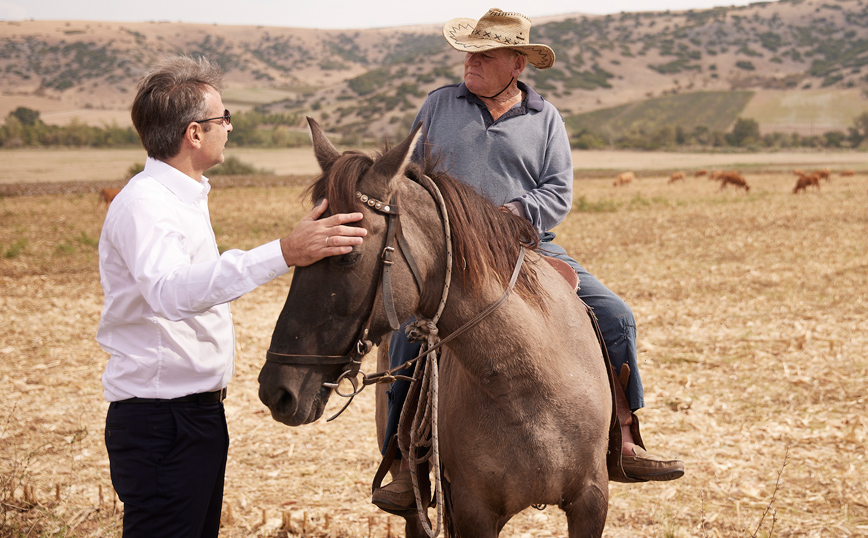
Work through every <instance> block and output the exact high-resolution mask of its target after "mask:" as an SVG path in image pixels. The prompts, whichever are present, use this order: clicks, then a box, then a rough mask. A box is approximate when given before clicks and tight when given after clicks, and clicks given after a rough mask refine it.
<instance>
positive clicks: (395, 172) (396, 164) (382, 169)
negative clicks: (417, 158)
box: [367, 123, 422, 191]
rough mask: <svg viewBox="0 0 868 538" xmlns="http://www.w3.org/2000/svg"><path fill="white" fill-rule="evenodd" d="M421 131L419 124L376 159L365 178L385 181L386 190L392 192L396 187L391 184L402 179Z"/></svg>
mask: <svg viewBox="0 0 868 538" xmlns="http://www.w3.org/2000/svg"><path fill="white" fill-rule="evenodd" d="M421 129H422V124H421V123H420V124H418V125H416V127H415V128H414V129H413V130H412V131H411V132H410V134H409V135H408V136H407V138H405V139H404V140H403V141H402V142H401V143H400V144H398V145H397V146H395V147H394V148H392V149H390V150H389V151H387V152H386V153H384V154H383V156H382V157H380V158H379V159H377V162H375V163H374V166H373V168H371V170H370V171H369V172H368V174H367V177H368V178H377V179H380V180H384V181H386V183H387V185H388V190H389V191H393V190H394V189H395V187H396V185H394V184H393V183H394V182H395V181H400V180H401V178H403V176H404V170H406V169H407V165H408V164H410V157H412V155H413V148H415V147H416V142H417V141H418V140H419V136H420V134H421Z"/></svg>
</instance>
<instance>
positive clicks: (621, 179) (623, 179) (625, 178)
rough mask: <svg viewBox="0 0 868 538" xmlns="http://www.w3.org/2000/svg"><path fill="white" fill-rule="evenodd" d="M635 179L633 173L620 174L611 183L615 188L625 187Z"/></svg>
mask: <svg viewBox="0 0 868 538" xmlns="http://www.w3.org/2000/svg"><path fill="white" fill-rule="evenodd" d="M634 179H636V174H634V173H633V172H621V173H620V174H618V177H617V178H615V182H614V183H612V185H614V186H615V187H618V186H621V185H626V184H628V183H633V180H634Z"/></svg>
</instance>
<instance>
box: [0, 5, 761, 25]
mask: <svg viewBox="0 0 868 538" xmlns="http://www.w3.org/2000/svg"><path fill="white" fill-rule="evenodd" d="M750 3H752V1H747V0H729V1H727V0H657V1H652V0H605V1H596V2H590V1H579V2H569V1H566V0H559V1H558V0H525V1H515V0H509V1H507V2H504V1H501V0H485V1H479V0H431V1H419V0H369V1H368V2H364V1H360V0H240V1H239V0H234V1H230V0H180V1H178V0H149V1H148V2H143V1H133V2H127V1H123V0H108V1H107V0H76V1H73V2H71V1H69V0H0V20H25V19H35V20H92V21H123V22H136V21H139V22H144V21H169V22H195V23H208V24H210V23H216V24H239V25H265V26H290V27H304V28H378V27H388V26H406V25H413V24H432V23H436V24H443V23H445V22H446V21H448V20H449V19H452V18H455V17H469V18H472V19H478V18H479V17H481V16H482V15H483V14H485V12H486V11H488V9H489V8H492V7H497V8H500V9H503V10H504V11H518V12H519V13H523V14H525V15H527V16H529V17H531V18H533V17H542V16H546V15H560V14H564V13H588V14H606V13H620V12H622V11H627V12H633V11H664V10H667V9H669V10H673V11H680V10H686V9H707V8H712V7H717V6H733V5H748V4H750Z"/></svg>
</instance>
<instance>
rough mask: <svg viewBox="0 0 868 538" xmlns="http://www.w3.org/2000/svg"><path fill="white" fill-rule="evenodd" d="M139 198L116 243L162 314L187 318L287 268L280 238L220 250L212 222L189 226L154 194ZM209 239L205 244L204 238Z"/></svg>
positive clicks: (175, 318)
mask: <svg viewBox="0 0 868 538" xmlns="http://www.w3.org/2000/svg"><path fill="white" fill-rule="evenodd" d="M150 202H151V203H148V200H138V201H136V202H134V205H135V207H134V208H129V211H126V212H125V217H124V218H123V219H121V220H119V221H118V222H117V223H116V225H115V226H114V230H113V233H112V235H113V238H112V240H113V243H114V245H115V246H116V248H118V250H119V251H120V252H121V257H122V259H123V260H124V263H125V264H126V266H127V269H128V270H129V272H130V274H131V275H132V277H133V279H134V280H135V283H136V286H137V287H138V289H139V292H140V293H141V295H142V297H144V299H145V301H146V302H147V303H148V306H150V308H151V309H152V310H153V311H154V312H155V313H156V314H158V315H160V316H163V317H165V318H167V319H169V320H172V321H179V320H182V319H187V318H190V317H193V316H196V315H198V314H201V313H202V312H205V311H206V310H208V309H210V308H212V307H213V306H215V305H218V304H223V303H226V302H229V301H233V300H235V299H237V298H238V297H240V296H242V295H244V294H245V293H248V292H250V291H252V290H253V289H255V288H256V287H258V286H260V285H262V284H265V283H266V282H269V281H270V280H272V279H274V278H276V277H278V276H280V275H283V274H286V273H287V272H288V271H289V268H288V267H287V266H286V262H285V261H284V259H283V255H282V253H281V249H280V241H279V240H274V241H271V242H269V243H266V244H265V245H262V246H260V247H256V248H254V249H251V250H249V251H242V250H228V251H226V252H224V253H223V254H222V255H220V254H218V252H217V245H216V243H214V236H213V232H212V231H211V228H210V225H206V224H204V221H205V219H203V225H202V226H201V228H197V229H190V227H189V225H188V226H186V227H185V226H184V225H182V223H181V222H180V221H179V220H178V219H177V218H175V215H174V214H172V213H171V212H166V211H165V210H159V209H158V208H156V207H155V204H153V200H151V201H150ZM204 241H206V242H210V243H211V244H210V245H207V246H206V248H202V247H203V245H202V242H204Z"/></svg>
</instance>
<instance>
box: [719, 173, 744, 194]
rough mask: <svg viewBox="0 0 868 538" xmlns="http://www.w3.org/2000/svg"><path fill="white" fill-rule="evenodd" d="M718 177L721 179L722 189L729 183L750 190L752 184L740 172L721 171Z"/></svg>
mask: <svg viewBox="0 0 868 538" xmlns="http://www.w3.org/2000/svg"><path fill="white" fill-rule="evenodd" d="M718 179H720V189H721V190H723V189H724V187H726V186H727V185H729V184H732V185H734V186H735V187H739V188H743V189H744V190H745V191H750V186H749V185H748V184H747V181H745V179H744V176H742V175H741V174H739V173H738V172H721V173H720V175H719V176H718Z"/></svg>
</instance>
